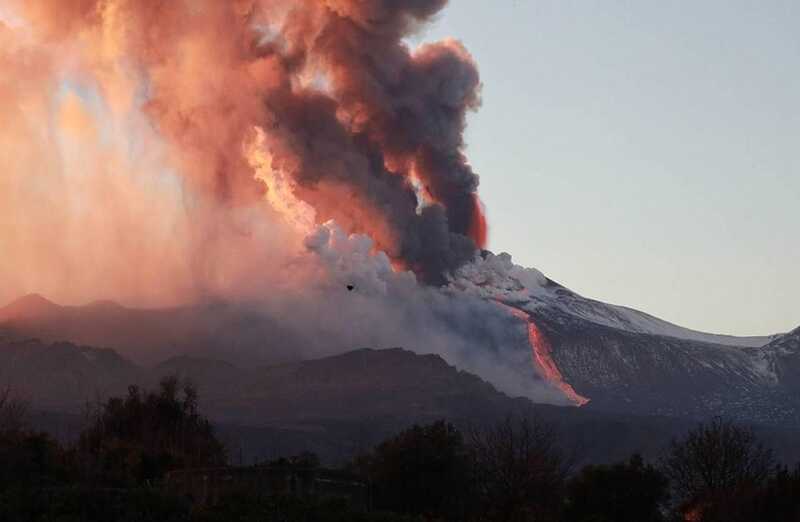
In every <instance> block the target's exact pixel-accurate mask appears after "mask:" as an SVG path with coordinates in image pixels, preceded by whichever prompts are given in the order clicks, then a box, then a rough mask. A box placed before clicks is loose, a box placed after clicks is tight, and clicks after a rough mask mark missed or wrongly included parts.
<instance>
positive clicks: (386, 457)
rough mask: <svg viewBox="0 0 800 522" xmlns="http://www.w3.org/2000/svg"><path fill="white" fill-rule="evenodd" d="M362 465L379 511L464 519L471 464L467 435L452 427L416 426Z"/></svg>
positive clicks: (383, 444)
mask: <svg viewBox="0 0 800 522" xmlns="http://www.w3.org/2000/svg"><path fill="white" fill-rule="evenodd" d="M359 460H360V461H359V463H358V465H357V467H358V468H360V469H361V470H362V472H364V471H365V472H366V475H367V476H368V478H369V480H370V482H371V484H372V492H373V503H374V506H375V507H376V508H377V509H383V510H390V511H394V512H397V513H403V514H411V515H423V514H424V515H430V516H435V517H441V518H448V519H454V520H463V518H464V510H465V507H464V501H465V498H466V495H467V494H468V491H467V490H468V486H469V473H468V472H469V464H468V461H467V454H466V451H465V448H464V440H463V436H462V434H461V433H460V432H459V431H458V430H457V429H456V428H454V427H453V426H452V425H451V424H448V423H446V422H444V421H439V422H436V423H434V424H431V425H428V426H414V427H412V428H410V429H408V430H405V431H403V432H401V433H400V434H398V435H397V436H395V437H392V438H391V439H389V440H387V441H385V442H383V443H381V444H380V445H379V446H378V447H377V448H375V450H374V451H373V452H372V453H371V454H370V455H368V456H366V457H362V458H361V459H359Z"/></svg>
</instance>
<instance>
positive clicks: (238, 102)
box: [0, 0, 486, 301]
mask: <svg viewBox="0 0 800 522" xmlns="http://www.w3.org/2000/svg"><path fill="white" fill-rule="evenodd" d="M444 4H445V2H444V1H442V0H415V1H412V2H393V1H388V0H371V1H356V0H336V1H334V0H327V1H320V0H306V1H297V0H278V1H276V0H235V1H230V2H219V1H216V0H198V1H188V0H175V1H170V2H162V1H155V0H152V1H141V0H65V1H59V2H52V1H50V0H24V1H23V0H10V2H9V4H8V5H9V7H7V8H6V10H7V11H8V12H9V13H13V16H11V15H8V14H7V15H6V18H10V19H12V20H13V22H9V23H7V24H4V26H2V28H1V29H0V31H1V32H0V34H2V43H3V51H2V55H0V65H2V67H3V69H4V71H6V73H5V74H4V79H3V80H2V87H0V89H2V90H1V91H0V95H1V96H2V103H3V108H4V110H5V114H9V115H10V116H11V117H10V118H9V119H7V120H6V123H4V125H3V129H2V136H0V140H2V142H1V143H0V150H2V153H3V157H4V163H5V165H4V171H5V172H3V175H2V176H3V181H2V183H3V187H2V188H4V189H8V190H4V192H5V193H6V194H7V196H6V198H5V200H4V201H3V202H2V203H3V210H2V211H0V212H2V216H3V220H2V226H3V229H2V231H3V234H2V238H3V243H4V244H3V249H4V250H6V251H9V252H13V253H14V254H13V255H14V261H13V264H12V263H7V264H5V265H4V266H3V267H2V268H3V273H4V276H6V277H13V278H15V279H16V280H17V281H27V282H28V283H27V284H25V285H23V286H26V287H31V286H38V287H39V288H36V290H38V291H42V292H45V291H51V292H52V293H54V294H57V295H55V296H54V297H61V296H63V297H65V298H68V299H77V298H84V297H86V296H88V295H89V294H91V292H90V291H89V289H87V287H88V286H91V282H90V281H85V280H82V276H80V275H78V274H77V272H78V271H79V270H81V269H82V268H84V267H85V265H86V264H87V263H88V264H89V265H90V266H91V265H94V266H92V268H96V269H97V270H95V271H94V273H95V274H97V273H98V271H99V273H102V274H105V278H106V279H107V280H110V279H113V280H114V283H113V284H112V285H111V286H112V287H114V286H119V288H114V290H113V292H112V293H114V294H118V295H119V294H124V295H125V297H127V298H134V297H147V299H145V300H148V299H149V300H156V301H157V300H159V299H161V298H164V297H166V296H164V295H149V296H135V295H131V294H135V293H136V292H135V289H136V288H141V287H142V286H143V283H145V282H146V281H147V280H148V279H149V280H151V281H152V280H155V281H158V280H159V279H160V280H161V283H162V284H160V285H158V286H161V287H164V285H165V284H167V283H168V282H169V284H168V285H167V286H173V287H176V288H171V289H170V291H172V292H176V293H177V294H179V295H180V294H184V295H181V297H185V294H186V293H187V292H188V293H189V294H191V293H192V292H195V293H203V292H213V291H214V290H216V289H218V288H219V287H221V286H223V287H224V286H225V285H226V284H228V283H229V282H230V281H232V280H234V279H236V278H240V279H243V278H244V276H242V275H241V273H240V272H241V270H244V268H242V267H241V266H229V265H230V264H231V263H233V262H232V261H230V260H229V259H228V258H230V257H231V254H232V253H236V256H237V257H240V258H241V257H243V256H244V255H245V254H247V255H252V254H253V252H247V250H248V248H258V247H252V246H250V243H252V241H251V240H250V238H253V237H254V236H258V235H259V234H265V235H266V236H268V237H270V238H271V239H272V240H271V241H270V242H271V243H273V244H274V243H275V239H274V238H276V237H281V235H291V234H295V235H297V232H296V231H294V230H292V227H285V226H284V224H285V223H284V221H285V219H283V216H281V215H280V214H281V211H282V210H283V211H285V210H286V209H280V208H279V209H275V208H262V207H265V206H266V205H264V204H263V202H264V200H265V199H266V200H268V201H274V200H275V199H276V198H274V197H273V198H269V197H268V196H267V194H266V193H267V192H268V191H269V185H270V182H269V178H272V177H280V178H281V180H282V187H283V190H284V191H285V192H286V193H288V194H290V195H291V196H293V197H295V198H296V199H298V200H299V201H300V202H302V203H304V204H306V205H308V207H309V208H310V209H312V210H313V217H312V219H313V221H314V223H316V224H321V223H324V222H326V221H328V220H335V222H336V223H337V224H338V225H339V226H340V227H343V228H344V230H346V231H347V232H348V233H363V234H366V235H368V236H369V237H371V238H372V239H373V240H374V241H375V247H376V249H377V250H380V251H383V252H385V253H386V254H387V255H388V256H389V257H390V259H391V260H392V262H393V263H394V264H395V266H396V267H399V268H405V269H410V270H412V271H413V272H414V273H416V274H417V276H418V278H419V279H420V280H422V281H424V282H427V283H433V284H442V283H444V282H445V275H446V274H447V273H448V272H450V271H452V270H453V269H454V268H457V267H458V266H460V265H462V264H463V263H465V262H467V261H469V260H470V259H471V258H472V257H473V255H474V252H475V250H476V248H479V247H481V246H483V244H484V242H485V239H486V224H485V219H484V217H483V214H482V212H481V206H480V202H479V200H478V197H477V195H476V190H477V186H478V178H477V176H476V175H475V174H474V173H473V172H472V170H471V168H470V166H469V164H468V163H467V161H466V158H465V157H464V154H463V146H464V143H463V139H462V133H463V130H464V125H465V115H466V113H467V111H469V110H471V109H474V108H476V107H477V106H478V104H479V96H478V91H479V87H480V81H479V76H478V73H477V70H476V67H475V65H474V63H473V61H472V59H471V57H470V56H469V54H468V53H467V52H466V50H465V49H464V48H463V47H462V46H461V45H460V44H459V43H457V42H455V41H446V42H441V43H437V44H431V45H426V46H423V47H421V48H420V49H417V50H415V51H411V50H410V49H409V48H408V47H407V46H406V45H405V44H404V43H403V39H404V37H406V36H407V35H408V34H410V33H411V32H412V31H414V30H415V29H416V28H417V27H418V26H419V24H422V23H424V22H425V21H426V20H428V19H430V18H431V17H432V16H433V15H435V14H436V13H437V12H438V11H439V10H440V9H442V7H443V6H444ZM255 142H258V145H257V147H255V148H256V149H257V150H254V143H255ZM248 151H249V154H248ZM255 155H257V156H259V158H260V164H259V165H260V166H261V170H262V175H261V176H258V175H256V172H255V171H256V166H255V165H254V162H253V156H255ZM264 171H269V172H268V173H267V174H266V175H264V174H263V172H264ZM265 178H266V179H265ZM45 209H46V210H45ZM59 213H63V215H58V214H59ZM40 214H47V215H45V216H40ZM275 214H278V215H277V216H276V215H275ZM284 214H285V212H284ZM89 215H90V216H91V217H92V220H93V221H95V222H99V223H97V224H93V223H91V222H90V220H89V219H82V216H89ZM292 219H294V218H290V221H291V220H292ZM165 227H166V229H168V230H169V234H168V236H169V237H162V236H163V235H164V232H163V230H164V229H165ZM265 228H266V229H267V230H264V229H265ZM277 229H283V230H281V231H280V232H279V231H278V230H277ZM159 230H162V232H159ZM51 235H56V236H58V237H52V238H51V237H49V236H51ZM75 237H81V238H82V239H79V240H75V239H73V238H75ZM280 242H281V243H284V244H285V243H292V241H290V240H287V239H286V238H281V239H280ZM294 244H295V245H296V244H298V241H294ZM280 248H283V247H280ZM98 250H102V251H98ZM108 250H110V251H111V252H109V251H108ZM281 256H283V257H285V255H284V253H281V254H280V255H278V254H277V253H276V252H274V248H273V252H272V253H271V255H270V256H267V257H275V258H277V257H281ZM54 258H57V259H58V262H59V263H61V264H62V266H70V265H74V266H72V267H70V268H69V269H64V268H59V269H56V270H52V269H50V270H46V268H47V267H48V265H49V264H55V259H54ZM23 260H24V262H23ZM134 260H136V261H135V262H136V264H140V265H144V266H140V267H138V268H136V269H133V270H132V271H133V272H137V271H139V272H141V275H138V276H135V277H133V278H132V279H133V280H134V281H129V282H127V283H125V284H122V283H121V282H119V280H120V279H125V278H124V277H122V276H121V275H120V274H123V273H126V272H130V271H131V266H130V265H131V263H132V262H133V261H134ZM23 264H24V265H26V266H27V268H25V269H24V271H25V272H26V273H25V274H13V275H11V274H10V272H11V271H14V270H17V271H18V270H23V269H21V268H19V267H20V266H21V265H23ZM234 264H236V263H234ZM12 265H13V266H12ZM44 272H48V273H50V275H49V276H41V277H46V278H45V280H41V281H39V280H37V278H38V277H40V276H37V275H36V274H40V273H44ZM158 272H162V273H158ZM164 272H166V274H165V273H164ZM181 274H183V275H181ZM126 277H127V279H130V276H126ZM48 278H49V279H48ZM97 284H103V285H106V286H108V281H105V282H102V283H101V282H100V281H98V282H97ZM146 286H154V285H146ZM42 287H44V288H42ZM164 292H165V293H166V290H165V291H164Z"/></svg>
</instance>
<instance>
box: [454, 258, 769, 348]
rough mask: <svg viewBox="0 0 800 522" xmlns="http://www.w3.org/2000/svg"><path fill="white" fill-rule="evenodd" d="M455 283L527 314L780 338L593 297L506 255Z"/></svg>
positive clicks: (744, 340)
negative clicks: (698, 326) (687, 323)
mask: <svg viewBox="0 0 800 522" xmlns="http://www.w3.org/2000/svg"><path fill="white" fill-rule="evenodd" d="M452 284H453V286H454V287H457V288H459V289H461V290H466V291H468V292H472V293H478V294H480V295H483V296H484V297H487V298H492V299H497V300H500V301H503V302H510V303H514V304H515V305H517V306H518V307H520V308H522V309H524V310H526V311H528V312H536V311H537V310H542V309H550V310H553V309H555V310H558V311H560V312H562V313H564V314H567V315H570V316H574V317H577V318H580V319H584V320H586V321H590V322H592V323H595V324H599V325H603V326H610V327H612V328H617V329H619V330H624V331H626V332H632V333H644V334H652V335H663V336H667V337H675V338H677V339H686V340H691V341H700V342H704V343H712V344H724V345H727V346H739V347H750V348H757V347H761V346H764V345H766V344H767V343H769V342H770V341H771V340H773V339H775V338H776V337H779V336H777V335H773V336H754V337H736V336H732V335H719V334H712V333H705V332H698V331H696V330H691V329H689V328H684V327H682V326H678V325H675V324H672V323H670V322H667V321H664V320H662V319H659V318H657V317H653V316H652V315H649V314H646V313H644V312H640V311H638V310H634V309H632V308H628V307H625V306H618V305H612V304H608V303H603V302H600V301H596V300H594V299H588V298H585V297H583V296H581V295H578V294H576V293H575V292H573V291H572V290H569V289H568V288H565V287H563V286H561V285H560V284H558V283H556V282H555V281H552V280H551V279H548V278H547V277H545V276H544V274H542V273H541V272H539V271H538V270H536V269H533V268H523V267H520V266H518V265H515V264H514V263H513V262H512V260H511V256H510V255H509V254H506V253H502V254H499V255H494V254H491V253H489V252H485V253H484V255H483V256H482V257H481V258H479V259H477V260H476V261H475V262H474V263H472V264H470V265H467V266H465V267H464V268H462V269H461V270H460V271H459V272H458V273H457V276H456V277H455V278H454V280H453V282H452Z"/></svg>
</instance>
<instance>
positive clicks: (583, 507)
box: [566, 455, 669, 522]
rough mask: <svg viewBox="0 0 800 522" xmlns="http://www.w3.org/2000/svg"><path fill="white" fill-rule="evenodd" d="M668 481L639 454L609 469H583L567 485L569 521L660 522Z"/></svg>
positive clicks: (594, 467)
mask: <svg viewBox="0 0 800 522" xmlns="http://www.w3.org/2000/svg"><path fill="white" fill-rule="evenodd" d="M668 486H669V483H668V481H667V478H666V477H665V476H664V475H663V474H662V473H661V472H660V471H659V470H658V469H656V468H655V467H653V466H651V465H649V464H645V462H644V460H642V457H641V456H639V455H634V456H632V457H631V458H630V459H629V460H628V461H627V462H621V463H617V464H614V465H612V466H586V467H585V468H583V470H582V471H581V472H580V473H579V474H578V475H577V476H575V477H573V478H572V479H570V480H569V482H568V484H567V512H566V520H567V521H569V522H659V521H662V520H663V519H664V517H663V515H662V514H661V509H662V507H663V506H664V504H665V503H666V500H667V498H668Z"/></svg>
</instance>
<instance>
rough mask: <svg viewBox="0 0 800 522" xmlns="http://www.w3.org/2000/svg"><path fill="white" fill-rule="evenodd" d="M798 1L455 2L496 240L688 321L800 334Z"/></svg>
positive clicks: (524, 259) (582, 281)
mask: <svg viewBox="0 0 800 522" xmlns="http://www.w3.org/2000/svg"><path fill="white" fill-rule="evenodd" d="M799 28H800V2H797V1H796V0H795V1H786V2H779V1H771V2H752V1H730V0H724V1H722V0H720V1H708V0H705V1H702V2H689V1H682V2H678V1H670V2H664V1H655V0H653V1H641V0H637V1H617V2H612V1H602V2H601V1H584V2H571V1H565V0H552V1H538V0H535V1H534V0H496V1H494V0H493V1H486V0H453V1H451V6H450V7H448V8H447V10H446V11H445V12H444V13H443V15H442V16H441V17H440V19H439V21H438V23H437V24H436V25H435V26H434V27H433V28H432V29H431V30H429V31H427V32H426V33H425V34H424V38H425V39H426V40H427V39H434V38H436V39H438V38H442V37H445V36H454V37H456V38H458V39H460V40H462V41H463V42H464V43H465V45H466V46H467V47H468V48H469V49H470V51H471V52H472V53H473V54H474V56H475V58H476V59H477V61H478V63H479V65H480V68H481V74H482V77H483V82H484V90H483V99H484V103H483V107H482V109H481V111H480V112H479V113H478V114H477V115H475V116H473V117H472V118H471V122H470V127H469V131H468V142H469V150H468V152H469V156H470V158H471V160H472V163H473V164H474V166H475V168H476V170H477V171H478V172H479V173H480V174H481V195H482V197H483V199H484V201H485V203H486V206H487V209H488V215H489V220H490V226H491V229H490V237H491V240H490V247H491V248H492V249H493V250H496V251H501V250H505V251H508V252H510V253H511V254H512V255H513V256H514V258H515V260H516V261H517V262H518V263H520V264H524V265H527V266H534V267H536V268H539V269H540V270H542V271H544V272H545V273H546V274H547V275H548V276H550V277H551V278H553V279H555V280H557V281H559V282H561V283H563V284H565V285H566V286H568V287H570V288H572V289H573V290H575V291H578V292H580V293H582V294H584V295H586V296H590V297H594V298H598V299H602V300H605V301H610V302H613V303H618V304H624V305H628V306H632V307H635V308H639V309H641V310H644V311H647V312H650V313H652V314H654V315H657V316H660V317H662V318H664V319H667V320H670V321H673V322H677V323H678V324H681V325H684V326H689V327H693V328H698V329H703V330H708V331H714V332H724V333H733V334H764V333H773V332H776V331H784V330H788V329H791V328H794V327H796V326H798V325H800V237H799V236H800V29H799Z"/></svg>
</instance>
